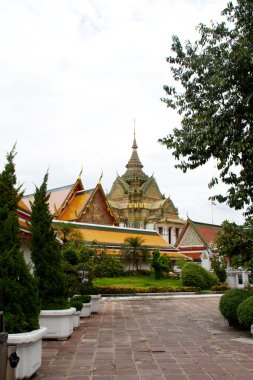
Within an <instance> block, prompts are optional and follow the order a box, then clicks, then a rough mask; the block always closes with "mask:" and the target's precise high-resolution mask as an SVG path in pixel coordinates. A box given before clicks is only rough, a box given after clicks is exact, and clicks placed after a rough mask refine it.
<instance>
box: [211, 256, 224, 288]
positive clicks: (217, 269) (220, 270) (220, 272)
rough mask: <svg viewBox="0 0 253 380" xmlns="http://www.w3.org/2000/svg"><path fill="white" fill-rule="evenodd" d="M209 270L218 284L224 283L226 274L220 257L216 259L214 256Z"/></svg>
mask: <svg viewBox="0 0 253 380" xmlns="http://www.w3.org/2000/svg"><path fill="white" fill-rule="evenodd" d="M211 268H212V269H213V271H214V273H215V274H216V276H217V277H218V279H219V282H220V283H224V282H225V281H226V278H227V273H226V263H225V261H224V260H223V259H222V257H220V258H219V257H217V256H216V255H215V256H213V257H212V261H211Z"/></svg>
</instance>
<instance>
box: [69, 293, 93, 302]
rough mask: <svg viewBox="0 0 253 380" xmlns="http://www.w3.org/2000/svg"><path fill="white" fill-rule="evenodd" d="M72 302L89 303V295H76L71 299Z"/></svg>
mask: <svg viewBox="0 0 253 380" xmlns="http://www.w3.org/2000/svg"><path fill="white" fill-rule="evenodd" d="M72 299H73V300H74V301H80V302H82V303H90V301H91V296H90V295H89V294H82V295H80V296H79V295H77V296H74V297H73V298H72Z"/></svg>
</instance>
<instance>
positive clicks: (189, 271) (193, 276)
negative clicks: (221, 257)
mask: <svg viewBox="0 0 253 380" xmlns="http://www.w3.org/2000/svg"><path fill="white" fill-rule="evenodd" d="M181 279H182V282H183V285H184V286H197V287H199V288H201V289H209V288H211V286H213V285H216V284H217V283H218V278H217V277H216V276H215V275H214V274H212V273H210V272H209V271H207V270H206V269H205V268H203V267H201V266H200V265H198V264H195V263H187V264H186V265H184V266H183V268H182V270H181Z"/></svg>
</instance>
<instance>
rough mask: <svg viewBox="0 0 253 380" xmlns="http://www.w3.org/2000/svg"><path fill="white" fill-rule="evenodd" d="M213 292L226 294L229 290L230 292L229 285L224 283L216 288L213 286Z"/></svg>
mask: <svg viewBox="0 0 253 380" xmlns="http://www.w3.org/2000/svg"><path fill="white" fill-rule="evenodd" d="M211 290H212V291H214V292H215V291H216V292H219V291H220V292H225V291H227V290H229V286H228V284H226V283H223V284H218V285H214V286H212V287H211Z"/></svg>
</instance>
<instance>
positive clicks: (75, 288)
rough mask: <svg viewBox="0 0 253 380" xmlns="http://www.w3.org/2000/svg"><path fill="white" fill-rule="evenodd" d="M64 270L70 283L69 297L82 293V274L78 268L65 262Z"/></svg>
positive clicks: (63, 264) (63, 263)
mask: <svg viewBox="0 0 253 380" xmlns="http://www.w3.org/2000/svg"><path fill="white" fill-rule="evenodd" d="M62 270H63V272H64V274H65V278H66V281H67V283H68V297H72V296H73V295H74V294H78V293H80V273H79V271H78V269H77V267H76V266H74V265H71V264H70V263H69V262H67V261H65V260H63V261H62Z"/></svg>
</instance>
